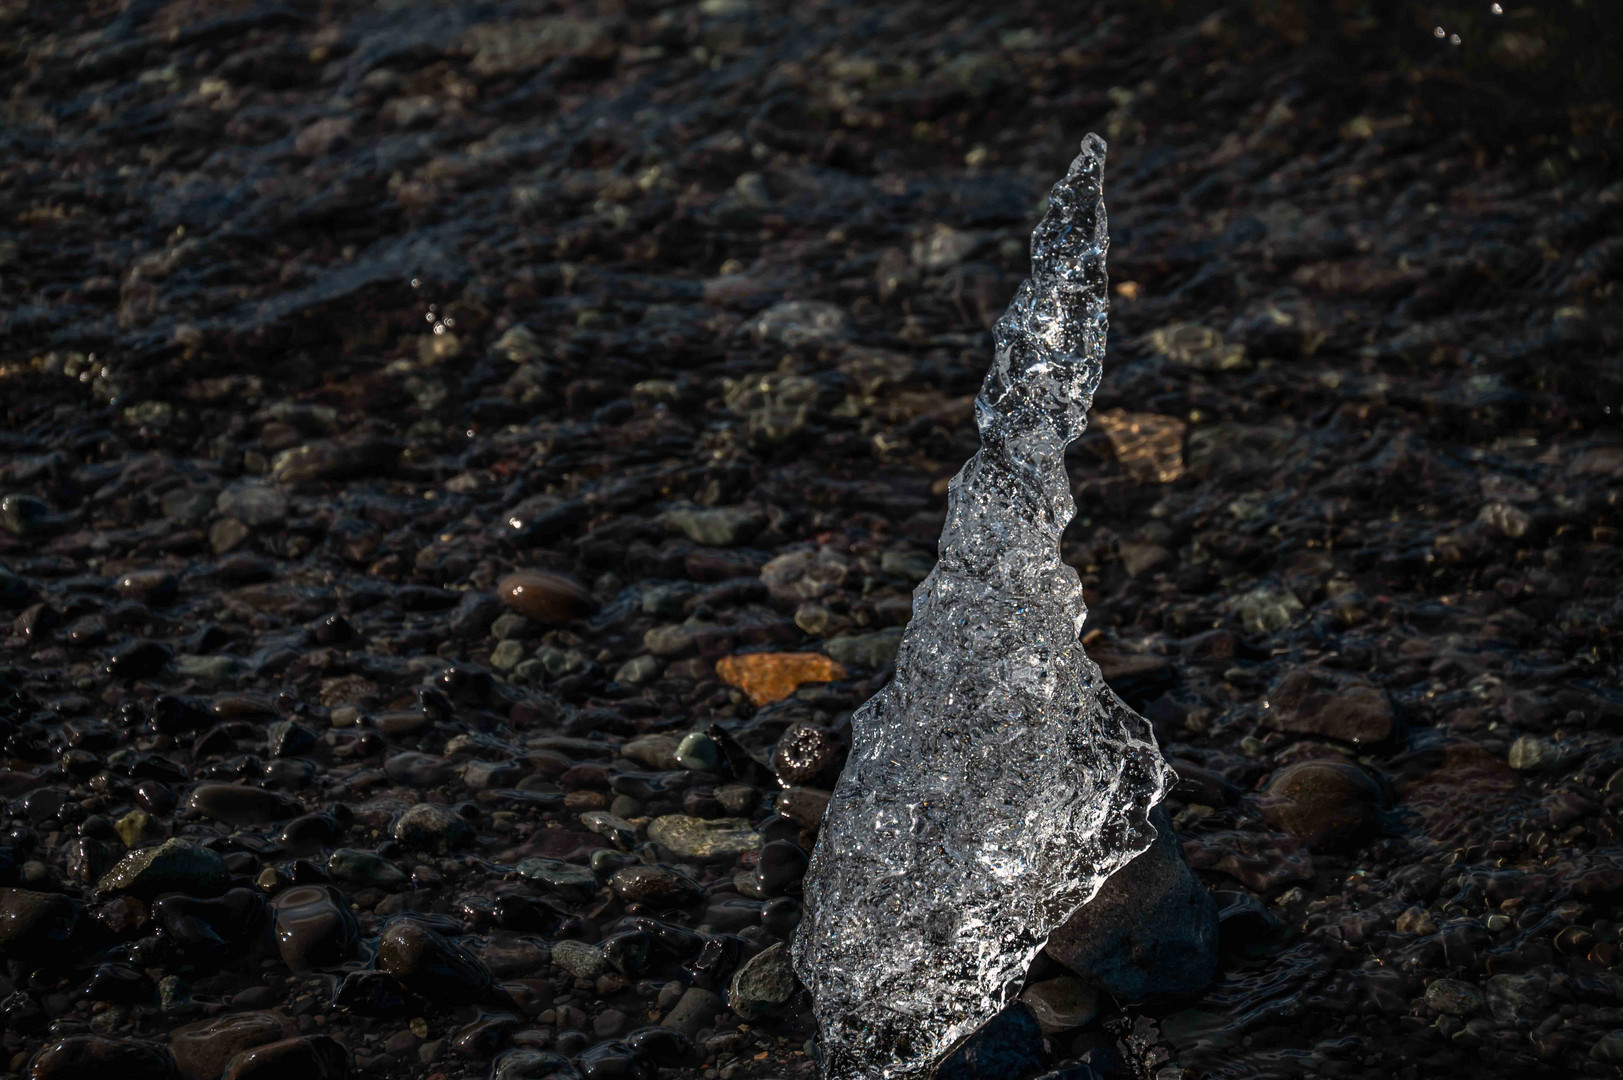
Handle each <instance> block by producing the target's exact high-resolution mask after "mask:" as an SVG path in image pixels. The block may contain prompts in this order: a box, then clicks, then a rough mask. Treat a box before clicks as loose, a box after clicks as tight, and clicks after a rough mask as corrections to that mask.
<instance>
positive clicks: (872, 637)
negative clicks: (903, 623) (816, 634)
mask: <svg viewBox="0 0 1623 1080" xmlns="http://www.w3.org/2000/svg"><path fill="white" fill-rule="evenodd" d="M901 644H902V628H901V627H899V626H892V627H889V628H888V629H885V630H876V631H874V632H873V633H871V634H852V635H851V636H849V637H839V638H834V639H833V640H832V641H825V642H824V643H823V651H824V652H825V653H827V654H828V655H829V656H831V657H832V658H834V659H835V660H836V661H838V662H839V663H840V664H843V665H844V666H845V667H848V668H872V669H875V670H877V669H879V668H882V667H888V666H889V665H890V664H892V663H893V662H895V660H896V650H897V649H898V648H900V647H901Z"/></svg>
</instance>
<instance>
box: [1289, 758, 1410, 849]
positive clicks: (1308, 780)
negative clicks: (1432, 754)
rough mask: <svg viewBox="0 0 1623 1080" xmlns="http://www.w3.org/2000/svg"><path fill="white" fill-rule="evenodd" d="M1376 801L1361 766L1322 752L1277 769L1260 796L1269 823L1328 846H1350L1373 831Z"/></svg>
mask: <svg viewBox="0 0 1623 1080" xmlns="http://www.w3.org/2000/svg"><path fill="white" fill-rule="evenodd" d="M1381 801H1382V797H1381V789H1380V787H1379V786H1377V785H1376V783H1375V781H1374V780H1372V779H1371V778H1370V777H1369V775H1368V774H1367V773H1365V772H1364V770H1362V769H1360V768H1359V767H1358V766H1356V765H1354V764H1353V763H1352V762H1350V761H1331V760H1326V759H1323V758H1316V759H1314V760H1311V761H1299V762H1297V763H1296V764H1294V765H1290V766H1288V767H1286V768H1284V769H1281V770H1279V772H1277V773H1275V774H1274V778H1273V779H1272V780H1270V781H1269V782H1268V787H1267V789H1266V791H1265V792H1264V793H1263V797H1262V798H1261V799H1260V800H1259V802H1260V805H1261V807H1262V816H1263V818H1264V819H1265V820H1266V821H1267V822H1268V824H1270V825H1272V826H1273V827H1274V828H1276V829H1283V830H1284V831H1285V832H1288V833H1290V834H1291V835H1292V836H1295V837H1299V838H1300V839H1302V840H1304V841H1306V842H1307V843H1308V845H1309V846H1310V847H1322V848H1325V849H1327V850H1328V849H1335V848H1343V847H1350V846H1355V845H1356V844H1357V843H1358V842H1359V841H1361V840H1363V839H1365V838H1366V837H1368V836H1369V835H1370V834H1371V833H1373V832H1374V831H1375V830H1376V827H1377V826H1378V825H1379V823H1380V817H1379V810H1380V805H1381Z"/></svg>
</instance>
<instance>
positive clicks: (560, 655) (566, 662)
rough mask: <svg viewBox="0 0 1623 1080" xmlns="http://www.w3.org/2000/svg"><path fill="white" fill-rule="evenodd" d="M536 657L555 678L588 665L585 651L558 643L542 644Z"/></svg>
mask: <svg viewBox="0 0 1623 1080" xmlns="http://www.w3.org/2000/svg"><path fill="white" fill-rule="evenodd" d="M504 644H505V642H504ZM535 658H536V659H537V660H539V661H541V666H542V667H544V668H546V670H547V674H548V675H551V676H552V677H553V678H555V679H556V678H558V677H559V676H562V675H568V674H570V673H571V672H575V671H579V670H580V669H581V668H583V667H585V666H586V656H585V654H584V653H581V652H577V651H576V650H574V649H560V648H558V647H557V646H556V645H543V646H541V648H540V649H538V650H537V651H536V654H535Z"/></svg>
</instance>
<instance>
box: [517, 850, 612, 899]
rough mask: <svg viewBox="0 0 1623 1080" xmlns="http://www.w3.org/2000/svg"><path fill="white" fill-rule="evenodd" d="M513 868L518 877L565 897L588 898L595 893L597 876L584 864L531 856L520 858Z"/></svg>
mask: <svg viewBox="0 0 1623 1080" xmlns="http://www.w3.org/2000/svg"><path fill="white" fill-rule="evenodd" d="M513 869H514V870H516V871H518V874H519V876H520V877H523V878H528V879H529V880H530V881H534V882H536V883H538V884H540V885H542V886H544V887H545V889H546V890H547V891H548V892H552V893H556V894H557V895H559V896H561V897H564V898H566V899H573V900H589V899H591V898H592V897H593V896H595V895H596V894H597V876H596V875H595V874H593V873H592V872H591V871H590V870H588V869H587V868H586V867H584V866H576V865H574V864H573V863H567V862H564V861H562V860H560V859H546V858H541V857H540V856H532V857H530V858H528V859H524V860H521V861H520V862H519V864H518V865H517V866H515V867H514V868H513Z"/></svg>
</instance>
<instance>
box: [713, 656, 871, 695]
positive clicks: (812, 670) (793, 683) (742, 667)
mask: <svg viewBox="0 0 1623 1080" xmlns="http://www.w3.org/2000/svg"><path fill="white" fill-rule="evenodd" d="M716 674H717V675H719V676H720V677H721V681H722V682H724V683H727V684H728V685H729V686H736V687H738V688H739V689H740V690H742V691H744V693H746V694H748V695H749V699H750V700H751V701H753V702H754V703H755V704H757V705H770V704H772V702H774V701H782V700H783V699H784V698H786V697H788V696H789V695H790V694H792V693H794V692H795V688H796V687H798V686H800V685H801V684H802V683H813V682H831V681H833V680H834V679H843V678H845V669H844V668H843V667H841V666H840V665H839V664H837V663H835V662H834V661H833V660H830V659H829V658H828V657H826V656H824V655H823V654H822V653H814V652H763V653H744V654H743V655H740V656H724V657H722V658H721V659H720V660H717V661H716Z"/></svg>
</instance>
